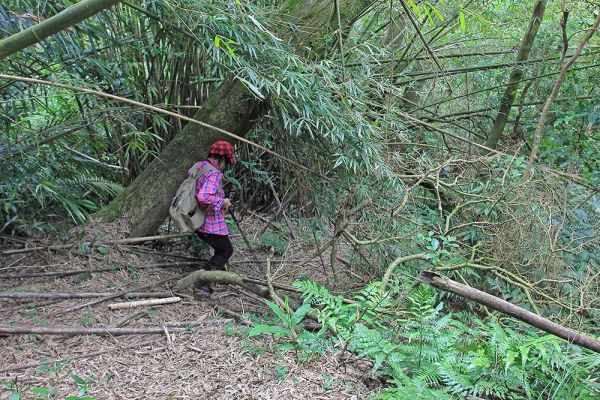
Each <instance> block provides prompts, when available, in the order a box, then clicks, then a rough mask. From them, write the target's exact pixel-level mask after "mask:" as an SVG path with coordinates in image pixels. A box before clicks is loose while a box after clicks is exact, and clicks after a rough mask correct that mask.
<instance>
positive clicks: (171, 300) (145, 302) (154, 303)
mask: <svg viewBox="0 0 600 400" xmlns="http://www.w3.org/2000/svg"><path fill="white" fill-rule="evenodd" d="M180 301H181V297H167V298H165V299H150V300H138V301H128V302H125V303H114V304H109V305H108V308H110V309H111V310H120V309H122V308H134V307H143V306H158V305H161V304H172V303H178V302H180Z"/></svg>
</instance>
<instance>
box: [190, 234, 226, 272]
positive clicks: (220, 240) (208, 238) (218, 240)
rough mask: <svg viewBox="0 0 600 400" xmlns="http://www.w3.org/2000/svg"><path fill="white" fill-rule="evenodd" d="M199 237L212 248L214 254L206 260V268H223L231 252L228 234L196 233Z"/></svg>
mask: <svg viewBox="0 0 600 400" xmlns="http://www.w3.org/2000/svg"><path fill="white" fill-rule="evenodd" d="M198 236H199V237H200V239H202V241H203V242H205V243H206V244H208V245H209V246H210V247H212V248H213V250H214V251H215V254H213V256H212V257H211V258H210V260H208V268H207V269H220V270H225V263H226V262H227V261H229V259H230V258H231V255H232V254H233V246H232V245H231V241H230V240H229V236H224V235H213V234H211V233H198Z"/></svg>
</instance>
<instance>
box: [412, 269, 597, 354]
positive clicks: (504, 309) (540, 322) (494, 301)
mask: <svg viewBox="0 0 600 400" xmlns="http://www.w3.org/2000/svg"><path fill="white" fill-rule="evenodd" d="M420 280H421V282H424V283H427V284H428V285H431V286H433V287H435V288H438V289H441V290H445V291H447V292H451V293H454V294H457V295H459V296H461V297H464V298H466V299H469V300H472V301H474V302H476V303H479V304H483V305H484V306H486V307H489V308H491V309H494V310H496V311H500V312H501V313H504V314H507V315H510V316H511V317H514V318H517V319H518V320H520V321H523V322H525V323H526V324H529V325H531V326H534V327H536V328H538V329H541V330H543V331H544V332H548V333H550V334H552V335H555V336H558V337H560V338H562V339H565V340H567V341H568V342H570V343H573V344H576V345H578V346H582V347H585V348H587V349H590V350H592V351H595V352H596V353H600V341H598V340H596V339H592V338H590V337H587V336H584V335H583V334H582V333H580V332H577V331H575V330H573V329H571V328H567V327H565V326H562V325H559V324H557V323H555V322H552V321H550V320H549V319H547V318H544V317H542V316H540V315H538V314H535V313H532V312H531V311H529V310H526V309H524V308H522V307H519V306H517V305H514V304H512V303H509V302H508V301H506V300H503V299H501V298H499V297H496V296H493V295H491V294H488V293H486V292H483V291H481V290H478V289H475V288H473V287H470V286H467V285H463V284H462V283H458V282H455V281H453V280H451V279H449V278H446V277H445V276H441V275H438V274H436V273H435V272H432V271H423V272H421V278H420Z"/></svg>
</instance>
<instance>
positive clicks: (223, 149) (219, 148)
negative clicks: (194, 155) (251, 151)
mask: <svg viewBox="0 0 600 400" xmlns="http://www.w3.org/2000/svg"><path fill="white" fill-rule="evenodd" d="M211 154H214V155H217V156H227V158H228V159H229V163H230V164H232V165H235V163H236V162H237V161H236V160H235V153H234V152H233V145H232V144H231V143H229V142H228V141H227V140H219V141H218V142H214V143H213V144H212V146H210V149H208V155H209V156H210V155H211Z"/></svg>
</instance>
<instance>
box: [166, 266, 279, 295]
mask: <svg viewBox="0 0 600 400" xmlns="http://www.w3.org/2000/svg"><path fill="white" fill-rule="evenodd" d="M196 282H212V283H225V284H233V285H238V286H241V287H243V288H244V289H247V290H249V291H251V292H253V293H256V294H257V295H259V296H260V297H264V298H269V290H268V289H265V288H262V287H260V286H258V285H256V284H254V283H252V282H249V281H247V280H245V279H244V277H243V276H241V275H238V274H236V273H235V272H229V271H206V270H203V269H201V270H198V271H195V272H192V273H191V274H189V275H187V276H185V277H183V278H182V279H180V280H178V281H177V283H176V284H175V287H174V288H173V291H175V292H177V291H180V290H182V289H183V288H186V287H188V286H192V285H194V284H195V283H196Z"/></svg>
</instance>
